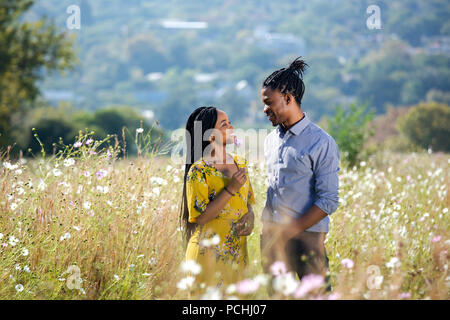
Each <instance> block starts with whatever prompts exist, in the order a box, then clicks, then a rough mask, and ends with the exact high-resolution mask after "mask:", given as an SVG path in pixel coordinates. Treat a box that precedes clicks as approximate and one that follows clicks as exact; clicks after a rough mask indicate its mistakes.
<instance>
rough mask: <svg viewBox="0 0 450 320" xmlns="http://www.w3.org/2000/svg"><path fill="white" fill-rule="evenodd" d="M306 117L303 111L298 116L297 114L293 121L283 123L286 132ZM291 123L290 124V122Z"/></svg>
mask: <svg viewBox="0 0 450 320" xmlns="http://www.w3.org/2000/svg"><path fill="white" fill-rule="evenodd" d="M304 118H305V114H304V113H303V112H302V113H301V114H299V115H298V116H296V117H295V118H294V119H293V120H292V121H289V120H287V121H286V122H285V123H282V124H281V126H282V128H283V130H284V131H285V132H286V131H288V130H289V129H290V128H292V127H293V126H294V125H296V124H297V123H298V122H300V121H302V120H303V119H304ZM289 123H290V124H289Z"/></svg>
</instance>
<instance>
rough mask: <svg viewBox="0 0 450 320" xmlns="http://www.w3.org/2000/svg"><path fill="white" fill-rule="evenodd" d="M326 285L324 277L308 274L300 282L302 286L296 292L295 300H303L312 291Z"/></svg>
mask: <svg viewBox="0 0 450 320" xmlns="http://www.w3.org/2000/svg"><path fill="white" fill-rule="evenodd" d="M323 284H324V279H323V276H321V275H320V274H308V275H306V276H304V277H303V278H302V279H301V281H300V286H299V287H298V289H297V291H296V292H295V295H294V296H295V298H297V299H299V298H303V297H304V296H305V295H307V294H308V293H309V292H310V291H312V290H315V289H318V288H320V287H322V285H323Z"/></svg>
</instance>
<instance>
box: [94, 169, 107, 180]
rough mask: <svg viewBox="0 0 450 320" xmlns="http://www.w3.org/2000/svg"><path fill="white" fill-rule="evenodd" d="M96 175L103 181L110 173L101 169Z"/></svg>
mask: <svg viewBox="0 0 450 320" xmlns="http://www.w3.org/2000/svg"><path fill="white" fill-rule="evenodd" d="M95 175H96V176H97V179H99V180H100V179H102V178H103V177H106V176H107V175H108V171H106V170H103V169H100V170H98V171H97V172H96V173H95Z"/></svg>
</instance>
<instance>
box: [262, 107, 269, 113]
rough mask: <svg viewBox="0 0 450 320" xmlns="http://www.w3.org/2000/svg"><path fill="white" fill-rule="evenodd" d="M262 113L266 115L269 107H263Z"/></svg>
mask: <svg viewBox="0 0 450 320" xmlns="http://www.w3.org/2000/svg"><path fill="white" fill-rule="evenodd" d="M263 111H264V113H267V111H269V107H268V106H267V105H266V106H264V109H263Z"/></svg>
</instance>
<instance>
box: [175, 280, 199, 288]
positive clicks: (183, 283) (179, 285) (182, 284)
mask: <svg viewBox="0 0 450 320" xmlns="http://www.w3.org/2000/svg"><path fill="white" fill-rule="evenodd" d="M194 281H195V278H194V277H186V278H183V279H181V280H180V281H178V283H177V288H178V289H180V290H187V289H189V288H191V287H192V286H193V284H194Z"/></svg>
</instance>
